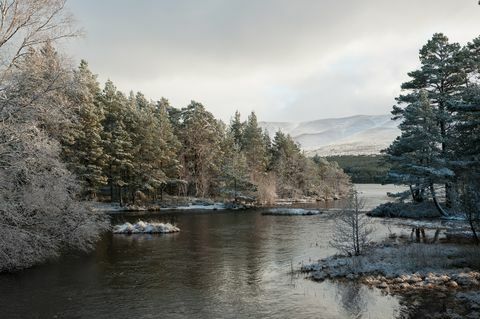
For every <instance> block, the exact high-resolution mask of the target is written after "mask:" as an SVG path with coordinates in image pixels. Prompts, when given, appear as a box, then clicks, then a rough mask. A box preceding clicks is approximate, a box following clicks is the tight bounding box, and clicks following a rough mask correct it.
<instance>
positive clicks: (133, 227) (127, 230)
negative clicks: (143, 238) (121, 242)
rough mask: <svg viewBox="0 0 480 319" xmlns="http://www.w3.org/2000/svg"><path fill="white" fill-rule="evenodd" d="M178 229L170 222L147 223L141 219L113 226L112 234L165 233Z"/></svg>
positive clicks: (174, 231)
mask: <svg viewBox="0 0 480 319" xmlns="http://www.w3.org/2000/svg"><path fill="white" fill-rule="evenodd" d="M179 231H180V229H179V228H178V227H176V226H174V225H172V224H170V223H166V224H164V223H153V222H152V223H147V222H144V221H141V220H140V221H138V222H137V223H135V224H130V223H128V222H127V223H125V224H121V225H116V226H115V227H113V233H114V234H167V233H176V232H179Z"/></svg>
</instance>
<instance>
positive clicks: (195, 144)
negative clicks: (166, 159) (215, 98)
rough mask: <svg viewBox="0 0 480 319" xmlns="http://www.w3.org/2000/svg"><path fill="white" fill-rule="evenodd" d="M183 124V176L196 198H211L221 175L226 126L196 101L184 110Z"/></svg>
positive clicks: (181, 132)
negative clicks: (223, 139) (208, 196)
mask: <svg viewBox="0 0 480 319" xmlns="http://www.w3.org/2000/svg"><path fill="white" fill-rule="evenodd" d="M181 121H182V122H181V129H180V131H179V134H180V141H181V143H182V146H183V148H182V150H181V157H182V159H181V161H182V166H183V173H182V174H181V177H182V178H183V179H185V180H187V181H189V183H190V187H191V193H192V194H193V195H195V196H207V195H208V194H212V193H214V192H215V190H214V189H215V188H216V186H218V183H219V181H218V179H219V177H220V176H221V175H220V171H221V163H222V157H223V151H222V149H221V145H222V144H221V142H222V138H223V136H224V130H225V128H224V125H222V124H221V123H220V122H219V121H217V120H216V119H215V117H214V116H213V115H212V114H211V113H210V112H208V111H206V110H205V107H204V106H203V105H202V104H201V103H198V102H195V101H192V102H191V103H190V104H189V105H188V106H187V107H186V108H185V109H182V119H181Z"/></svg>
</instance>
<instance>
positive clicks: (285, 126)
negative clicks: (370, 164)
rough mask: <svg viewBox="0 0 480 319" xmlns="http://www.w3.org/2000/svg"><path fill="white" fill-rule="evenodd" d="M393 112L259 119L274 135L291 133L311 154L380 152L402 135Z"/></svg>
mask: <svg viewBox="0 0 480 319" xmlns="http://www.w3.org/2000/svg"><path fill="white" fill-rule="evenodd" d="M398 124H399V122H398V121H392V120H391V115H389V114H386V115H355V116H349V117H342V118H330V119H321V120H314V121H308V122H260V123H259V125H260V126H261V127H262V128H263V129H266V130H267V131H268V133H269V134H270V136H272V137H273V136H274V134H275V132H277V131H278V130H280V131H282V132H284V133H287V134H290V135H291V136H292V137H293V139H294V140H295V141H296V142H298V143H300V146H301V147H302V149H303V150H305V152H306V153H307V155H309V156H313V155H315V154H318V155H320V156H331V155H369V154H379V153H380V150H382V149H384V148H386V147H388V145H390V143H391V142H392V141H393V140H394V139H395V138H396V137H397V136H398V135H400V130H399V129H398Z"/></svg>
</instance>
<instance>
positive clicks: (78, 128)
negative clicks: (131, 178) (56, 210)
mask: <svg viewBox="0 0 480 319" xmlns="http://www.w3.org/2000/svg"><path fill="white" fill-rule="evenodd" d="M96 78H97V77H96V75H94V74H93V73H92V72H91V71H90V70H89V68H88V64H87V62H86V61H84V60H82V61H81V63H80V66H79V67H78V69H77V70H75V71H74V74H73V85H72V86H71V87H70V88H69V89H68V95H69V98H70V100H71V103H73V105H74V110H75V114H76V121H75V122H76V123H75V124H74V126H73V127H72V133H71V136H72V138H71V139H70V140H68V139H65V140H64V142H63V144H64V147H63V156H64V159H65V160H66V161H67V165H68V167H69V169H70V170H71V171H72V172H74V173H75V174H76V175H77V177H78V178H79V180H80V181H81V182H82V186H83V190H82V192H83V193H84V195H85V196H86V197H87V198H95V197H96V193H97V191H98V190H99V189H100V187H101V186H102V185H105V184H106V183H107V177H106V176H105V165H106V155H105V154H104V150H103V140H102V132H103V126H102V121H103V118H104V115H103V109H102V106H101V104H100V94H101V90H100V86H99V84H98V82H97V79H96Z"/></svg>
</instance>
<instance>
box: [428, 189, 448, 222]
mask: <svg viewBox="0 0 480 319" xmlns="http://www.w3.org/2000/svg"><path fill="white" fill-rule="evenodd" d="M430 191H431V193H432V199H433V203H434V204H435V207H436V208H437V210H438V212H439V213H440V214H441V215H442V216H449V214H448V213H447V212H446V211H445V210H444V209H443V208H442V206H440V203H439V202H438V199H437V195H436V194H435V188H434V187H433V184H430Z"/></svg>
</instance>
